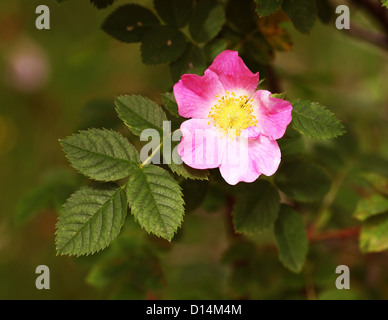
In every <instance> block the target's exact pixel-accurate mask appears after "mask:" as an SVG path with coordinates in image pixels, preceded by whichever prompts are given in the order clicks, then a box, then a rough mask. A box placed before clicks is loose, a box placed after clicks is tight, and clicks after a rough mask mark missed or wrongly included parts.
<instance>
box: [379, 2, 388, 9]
mask: <svg viewBox="0 0 388 320" xmlns="http://www.w3.org/2000/svg"><path fill="white" fill-rule="evenodd" d="M381 5H382V6H383V7H386V8H388V0H381Z"/></svg>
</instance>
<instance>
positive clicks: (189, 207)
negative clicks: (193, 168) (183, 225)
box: [181, 180, 209, 213]
mask: <svg viewBox="0 0 388 320" xmlns="http://www.w3.org/2000/svg"><path fill="white" fill-rule="evenodd" d="M208 186H209V183H208V182H207V181H191V180H186V181H183V183H182V184H181V187H182V191H183V196H184V199H185V203H186V206H185V212H186V213H190V212H192V211H194V210H195V209H197V208H199V207H200V206H201V204H202V202H203V200H204V199H205V197H206V193H207V189H208Z"/></svg>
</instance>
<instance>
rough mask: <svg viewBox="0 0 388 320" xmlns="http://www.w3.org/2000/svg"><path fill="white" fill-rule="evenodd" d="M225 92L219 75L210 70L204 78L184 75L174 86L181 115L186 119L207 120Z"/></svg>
mask: <svg viewBox="0 0 388 320" xmlns="http://www.w3.org/2000/svg"><path fill="white" fill-rule="evenodd" d="M224 92H225V89H224V88H223V86H222V84H221V82H220V80H219V78H218V76H217V74H215V73H214V72H213V71H211V70H209V69H207V70H206V71H205V74H204V75H203V76H202V77H201V76H198V75H196V74H184V75H183V76H182V78H181V80H179V82H178V83H176V84H175V86H174V95H175V99H176V102H177V103H178V110H179V114H180V115H181V116H182V117H185V118H197V119H207V117H208V115H209V111H210V109H211V107H213V105H214V104H215V103H217V95H223V94H224Z"/></svg>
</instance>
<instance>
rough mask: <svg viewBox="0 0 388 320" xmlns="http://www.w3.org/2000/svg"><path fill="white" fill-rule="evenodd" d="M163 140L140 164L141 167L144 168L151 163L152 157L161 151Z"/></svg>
mask: <svg viewBox="0 0 388 320" xmlns="http://www.w3.org/2000/svg"><path fill="white" fill-rule="evenodd" d="M162 145H163V142H162V143H161V144H160V145H159V146H158V147H157V148H156V149H155V150H154V152H152V154H151V155H150V156H149V157H148V158H147V159H146V160H145V161H144V162H143V163H142V164H141V165H140V168H143V167H144V166H146V165H149V164H150V163H151V160H152V158H153V157H154V156H155V155H156V154H157V153H158V152H159V150H160V148H161V147H162Z"/></svg>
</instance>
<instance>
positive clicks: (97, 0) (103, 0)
mask: <svg viewBox="0 0 388 320" xmlns="http://www.w3.org/2000/svg"><path fill="white" fill-rule="evenodd" d="M114 1H115V0H90V2H91V3H92V4H93V5H94V6H96V7H97V8H98V9H104V8H106V7H109V6H110V5H112V4H113V2H114Z"/></svg>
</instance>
